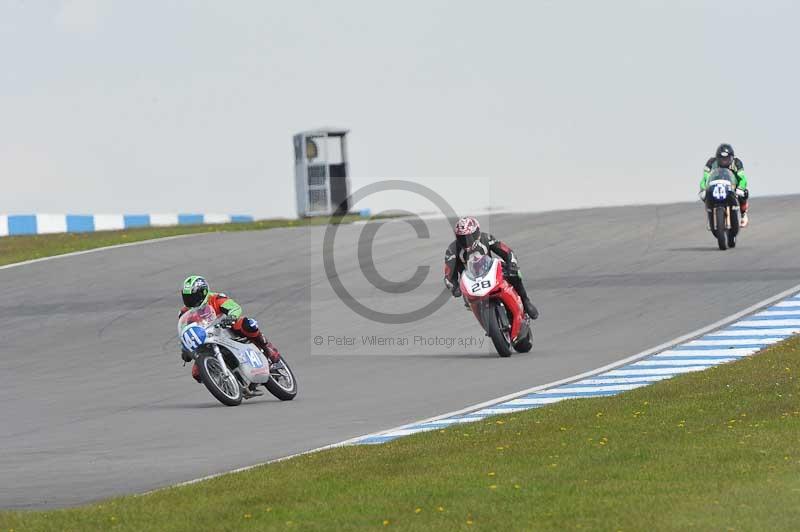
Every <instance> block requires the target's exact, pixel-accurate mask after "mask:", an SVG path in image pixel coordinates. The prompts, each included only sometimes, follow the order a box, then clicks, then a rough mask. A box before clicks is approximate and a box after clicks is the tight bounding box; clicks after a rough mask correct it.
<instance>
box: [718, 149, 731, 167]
mask: <svg viewBox="0 0 800 532" xmlns="http://www.w3.org/2000/svg"><path fill="white" fill-rule="evenodd" d="M733 158H734V153H733V146H731V145H730V144H720V145H719V147H718V148H717V165H719V166H720V167H722V168H727V167H728V166H730V165H731V164H732V163H733Z"/></svg>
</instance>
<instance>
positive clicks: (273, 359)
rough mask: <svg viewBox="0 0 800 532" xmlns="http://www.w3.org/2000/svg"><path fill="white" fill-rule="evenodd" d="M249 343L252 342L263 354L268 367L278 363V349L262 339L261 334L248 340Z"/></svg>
mask: <svg viewBox="0 0 800 532" xmlns="http://www.w3.org/2000/svg"><path fill="white" fill-rule="evenodd" d="M250 341H251V342H253V345H255V346H256V347H257V348H259V349H260V350H261V352H262V353H264V356H266V357H267V360H269V363H270V365H271V364H275V363H277V362H280V360H281V354H280V352H279V351H278V348H277V347H275V345H274V344H273V343H272V342H270V341H269V340H267V339H266V338H264V335H263V334H259V335H258V336H254V337H253V338H250Z"/></svg>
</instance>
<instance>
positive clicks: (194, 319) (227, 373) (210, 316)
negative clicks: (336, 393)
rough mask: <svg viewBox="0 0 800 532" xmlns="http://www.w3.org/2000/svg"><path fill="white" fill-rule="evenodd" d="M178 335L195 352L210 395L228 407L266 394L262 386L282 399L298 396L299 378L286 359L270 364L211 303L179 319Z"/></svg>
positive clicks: (193, 353)
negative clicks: (218, 314)
mask: <svg viewBox="0 0 800 532" xmlns="http://www.w3.org/2000/svg"><path fill="white" fill-rule="evenodd" d="M178 336H179V337H180V339H181V343H182V344H183V347H184V348H185V349H186V350H187V351H189V352H191V353H192V358H194V362H195V364H197V367H198V369H199V370H200V380H202V381H203V384H205V386H206V388H208V391H209V392H211V395H213V396H214V397H216V398H217V400H218V401H219V402H220V403H222V404H224V405H227V406H236V405H238V404H241V402H242V399H249V398H251V397H256V396H259V395H263V392H260V391H258V386H259V385H263V386H264V387H265V388H266V389H267V390H269V392H270V393H271V394H272V395H274V396H275V397H277V398H278V399H280V400H281V401H291V400H292V399H294V398H295V396H296V395H297V380H296V379H295V377H294V373H292V369H291V368H290V367H289V364H287V363H286V358H285V357H283V356H281V360H280V361H279V362H277V363H275V364H270V363H269V360H267V357H265V356H264V353H262V352H261V350H259V349H258V348H256V347H255V346H254V345H253V344H251V343H250V341H249V340H248V339H247V338H245V337H242V336H238V335H237V334H235V333H234V332H233V331H232V330H231V329H230V318H228V317H227V316H225V315H221V316H217V313H216V312H214V309H213V308H212V307H211V306H210V305H203V306H201V307H198V308H196V309H191V310H188V311H187V312H185V313H184V314H183V315H182V316H181V317H180V319H179V320H178Z"/></svg>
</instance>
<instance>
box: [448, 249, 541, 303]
mask: <svg viewBox="0 0 800 532" xmlns="http://www.w3.org/2000/svg"><path fill="white" fill-rule="evenodd" d="M474 252H478V253H481V254H484V255H492V254H495V255H497V256H498V257H500V259H501V260H503V262H505V265H504V268H503V271H504V272H505V273H506V278H507V279H508V282H509V283H510V284H511V286H513V287H514V290H516V291H517V293H518V294H519V296H520V298H522V303H523V304H524V306H525V311H526V312H527V314H528V315H529V316H530V317H531V318H533V319H536V318H538V317H539V311H538V310H537V309H536V307H535V306H534V305H533V303H532V302H531V300H530V297H528V292H527V290H525V285H523V284H522V274H521V273H520V271H519V265H518V264H517V258H516V256H515V255H514V251H513V250H512V249H511V248H510V247H508V246H507V245H506V244H505V243H504V242H502V241H500V240H498V239H496V238H495V237H494V236H492V235H490V234H489V233H481V235H480V237H479V238H478V239H477V241H476V242H475V244H473V246H472V247H471V248H470V249H468V250H467V249H464V248H462V247H461V245H460V244H459V242H458V240H454V241H453V242H452V243H451V244H450V245H449V246H448V247H447V251H445V254H444V279H445V283H446V284H447V286H448V287H450V288H451V290H452V291H453V295H454V296H456V297H457V296H459V295H460V294H459V292H458V290H456V289H457V288H458V281H459V278H460V277H461V273H462V272H463V271H464V267H465V266H466V263H467V259H468V258H469V255H470V254H471V253H474Z"/></svg>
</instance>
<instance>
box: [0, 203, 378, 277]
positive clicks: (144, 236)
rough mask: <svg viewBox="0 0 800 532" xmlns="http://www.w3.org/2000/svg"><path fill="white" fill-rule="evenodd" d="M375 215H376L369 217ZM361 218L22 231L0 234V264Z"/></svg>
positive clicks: (320, 218) (356, 216)
mask: <svg viewBox="0 0 800 532" xmlns="http://www.w3.org/2000/svg"><path fill="white" fill-rule="evenodd" d="M373 218H379V217H377V216H376V217H373ZM363 219H364V218H362V217H360V216H358V215H348V216H342V217H340V218H333V219H332V218H330V217H329V216H317V217H313V218H304V219H300V220H287V219H283V218H281V219H275V220H259V221H257V222H246V223H230V224H209V225H176V226H171V227H140V228H135V229H125V230H122V231H97V232H94V233H59V234H52V235H24V236H5V237H0V266H2V265H5V264H12V263H14V262H22V261H26V260H31V259H40V258H42V257H51V256H53V255H63V254H64V253H72V252H73V251H84V250H87V249H94V248H102V247H106V246H114V245H117V244H127V243H130V242H139V241H141V240H152V239H154V238H163V237H166V236H176V235H188V234H194V233H214V232H219V231H258V230H263V229H274V228H276V227H298V226H305V225H324V224H327V223H329V222H330V221H331V220H334V221H335V222H336V223H351V222H354V221H357V220H363Z"/></svg>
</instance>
